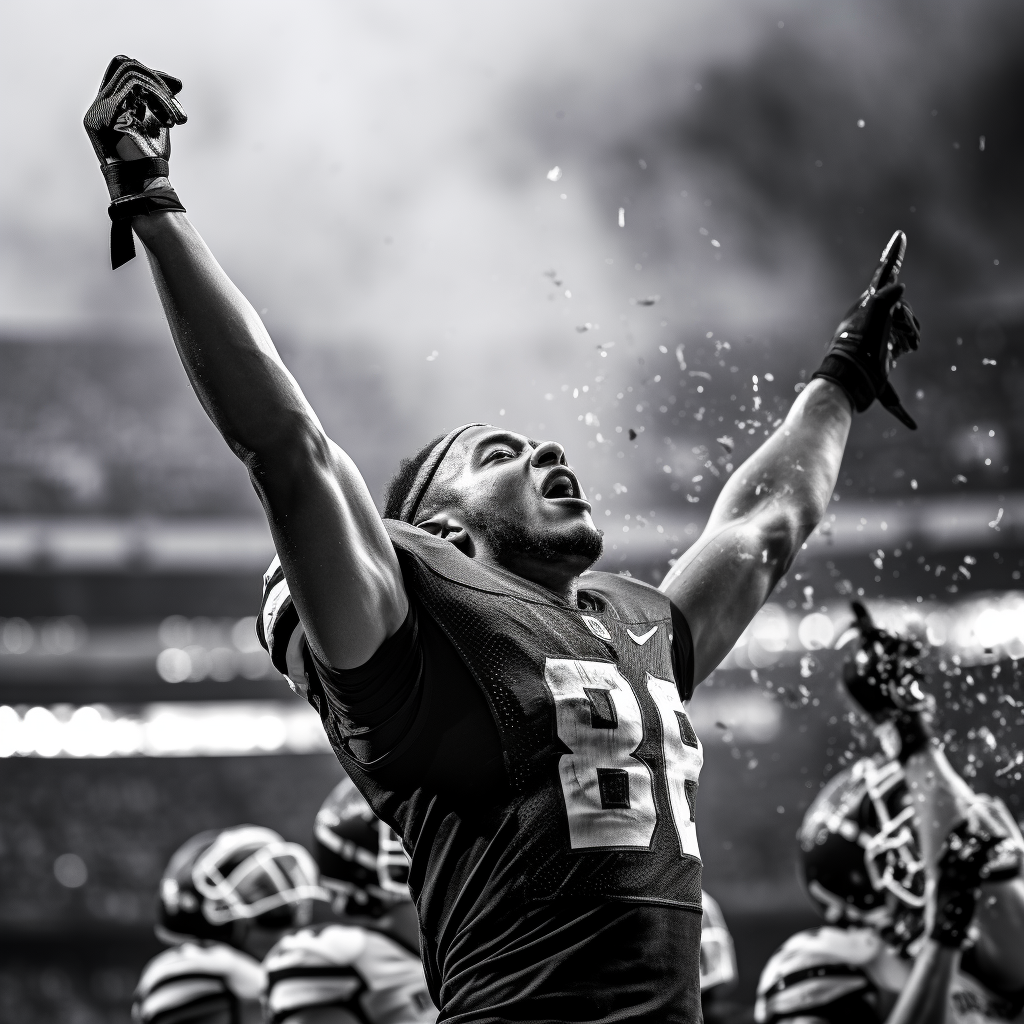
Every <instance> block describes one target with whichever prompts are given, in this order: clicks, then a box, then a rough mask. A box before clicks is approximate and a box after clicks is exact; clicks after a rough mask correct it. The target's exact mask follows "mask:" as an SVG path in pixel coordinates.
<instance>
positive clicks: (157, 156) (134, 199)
mask: <svg viewBox="0 0 1024 1024" xmlns="http://www.w3.org/2000/svg"><path fill="white" fill-rule="evenodd" d="M180 91H181V82H180V81H179V80H178V79H177V78H174V77H172V76H171V75H166V74H164V73H163V72H162V71H153V70H152V69H151V68H147V67H146V66H145V65H144V64H140V63H139V62H138V61H137V60H132V59H131V58H130V57H125V56H123V55H122V56H117V57H115V58H114V59H113V60H112V61H111V62H110V64H108V65H107V70H106V71H105V72H104V74H103V81H102V82H101V83H100V91H99V93H98V94H97V96H96V99H95V100H94V101H93V103H92V106H91V107H89V109H88V110H87V111H86V114H85V119H84V124H85V130H86V133H87V134H88V136H89V141H90V142H91V143H92V148H93V149H94V150H95V151H96V156H97V157H98V159H99V161H100V169H101V170H102V171H103V177H104V178H105V179H106V182H107V190H108V191H109V193H110V199H111V204H110V207H109V210H108V212H109V214H110V220H111V222H112V223H111V228H110V261H111V264H112V266H113V267H114V269H115V270H116V269H117V268H118V267H120V266H121V265H122V264H124V263H127V262H128V261H129V260H130V259H132V258H134V256H135V242H134V240H133V239H132V231H131V218H132V217H135V216H137V215H139V214H144V213H156V212H158V211H160V210H182V211H184V209H185V207H184V206H182V205H181V201H180V200H179V199H178V196H177V194H176V193H175V191H174V189H173V188H171V186H170V183H169V182H157V183H156V184H155V185H154V184H151V186H150V188H149V189H147V188H146V182H147V181H149V182H151V183H152V182H153V180H154V179H166V178H167V174H168V164H167V161H168V158H169V157H170V155H171V133H170V130H171V128H172V127H174V125H177V124H184V123H185V121H186V120H187V118H186V116H185V111H184V110H182V109H181V104H179V103H178V101H177V100H176V99H175V96H176V95H177V94H178V93H179V92H180Z"/></svg>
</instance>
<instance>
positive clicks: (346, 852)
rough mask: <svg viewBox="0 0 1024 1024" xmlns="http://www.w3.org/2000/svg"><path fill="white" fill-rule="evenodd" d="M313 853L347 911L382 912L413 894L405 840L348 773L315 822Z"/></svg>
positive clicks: (371, 914)
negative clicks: (374, 807)
mask: <svg viewBox="0 0 1024 1024" xmlns="http://www.w3.org/2000/svg"><path fill="white" fill-rule="evenodd" d="M313 855H314V856H315V857H316V862H317V864H318V865H319V868H320V878H321V881H322V882H323V884H324V885H325V886H327V887H328V888H329V889H331V890H333V891H334V892H335V893H336V894H337V895H338V896H339V897H342V898H343V899H344V900H345V908H344V909H345V911H346V912H347V913H349V914H355V915H360V916H367V917H380V916H381V915H383V914H385V913H387V911H388V910H389V909H390V908H391V907H392V906H394V904H396V903H400V902H403V901H405V900H409V899H410V898H411V897H410V894H409V858H408V856H406V853H405V849H404V847H403V846H402V840H401V839H400V838H399V836H398V835H397V833H396V832H395V831H394V829H392V828H391V827H390V826H389V825H387V824H386V823H385V822H383V821H381V820H380V819H379V818H378V817H377V816H376V815H375V814H374V813H373V810H372V809H371V807H370V805H369V804H368V803H367V802H366V800H365V798H364V797H363V795H362V794H361V793H360V792H359V790H358V789H356V787H355V784H354V783H353V782H352V780H351V779H345V780H344V781H342V782H340V783H338V785H337V786H335V787H334V789H333V790H331V793H330V795H329V796H328V797H327V799H326V800H325V801H324V802H323V805H322V806H321V808H320V810H319V811H318V812H317V816H316V821H315V822H314V825H313Z"/></svg>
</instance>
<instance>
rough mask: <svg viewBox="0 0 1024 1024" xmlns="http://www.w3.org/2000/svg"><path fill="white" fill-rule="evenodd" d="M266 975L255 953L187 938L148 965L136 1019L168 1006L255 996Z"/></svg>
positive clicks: (140, 985)
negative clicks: (190, 941)
mask: <svg viewBox="0 0 1024 1024" xmlns="http://www.w3.org/2000/svg"><path fill="white" fill-rule="evenodd" d="M264 980H265V976H264V973H263V968H262V967H261V966H260V964H259V962H258V961H256V960H254V959H253V958H252V957H251V956H248V955H246V954H245V953H242V952H240V951H239V950H237V949H232V948H231V947H230V946H226V945H223V944H221V943H212V944H210V945H203V946H201V945H198V944H193V943H185V944H184V945H181V946H175V947H174V948H173V949H167V950H164V952H162V953H160V954H159V955H158V956H155V957H154V958H153V959H152V960H150V962H149V963H148V964H147V965H146V966H145V968H144V969H143V971H142V976H141V977H140V978H139V983H138V985H137V986H136V989H135V1008H136V1009H135V1012H136V1016H137V1019H138V1020H141V1021H149V1020H153V1019H154V1018H156V1017H157V1016H159V1015H161V1014H165V1013H169V1012H170V1011H172V1010H173V1011H176V1012H180V1013H182V1014H185V1012H186V1011H187V1010H188V1009H189V1008H191V1007H196V1008H198V1007H199V1006H201V1005H205V1006H209V1005H210V1004H216V1003H217V1002H230V1001H232V1000H235V999H245V1000H252V999H257V998H258V997H259V995H260V993H261V992H262V990H263V986H264Z"/></svg>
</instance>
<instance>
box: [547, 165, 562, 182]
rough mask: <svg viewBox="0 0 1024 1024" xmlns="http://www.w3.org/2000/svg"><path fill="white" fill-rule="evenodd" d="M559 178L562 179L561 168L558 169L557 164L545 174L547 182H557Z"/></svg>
mask: <svg viewBox="0 0 1024 1024" xmlns="http://www.w3.org/2000/svg"><path fill="white" fill-rule="evenodd" d="M561 177H562V168H561V167H559V166H558V164H555V166H554V167H552V168H551V170H550V171H548V173H547V179H548V181H558V179H559V178H561Z"/></svg>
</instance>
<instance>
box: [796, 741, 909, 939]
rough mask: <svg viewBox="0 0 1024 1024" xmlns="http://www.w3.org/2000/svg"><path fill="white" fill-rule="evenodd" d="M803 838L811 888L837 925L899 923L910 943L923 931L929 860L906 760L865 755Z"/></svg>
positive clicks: (820, 803)
mask: <svg viewBox="0 0 1024 1024" xmlns="http://www.w3.org/2000/svg"><path fill="white" fill-rule="evenodd" d="M798 839H799V842H800V859H801V867H802V869H803V870H802V874H803V882H804V885H805V886H806V888H807V892H808V894H809V895H810V897H811V898H812V899H813V900H814V901H815V903H817V904H818V906H819V907H820V908H821V910H822V912H823V913H824V915H825V919H826V920H827V921H828V922H829V923H830V924H840V923H844V924H855V923H865V924H871V925H875V926H879V927H885V926H889V925H894V926H896V931H897V933H898V935H899V936H900V937H904V938H906V940H907V941H909V939H910V938H912V937H913V935H911V934H910V932H911V931H913V932H914V933H915V934H916V932H917V931H920V928H921V926H922V925H921V920H920V919H921V915H922V912H923V909H924V905H925V870H924V860H923V859H922V856H921V852H920V850H919V847H918V838H917V832H916V830H915V828H914V809H913V806H912V805H911V802H910V797H909V792H908V790H907V784H906V780H905V777H904V773H903V768H902V766H901V765H900V764H899V763H898V762H896V761H888V762H886V761H881V760H876V759H874V758H864V759H862V760H860V761H858V762H857V763H856V764H854V765H852V766H851V767H849V768H847V769H845V770H844V771H842V772H840V773H839V774H838V775H837V776H836V777H835V778H834V779H832V780H831V781H830V782H829V783H828V784H827V785H826V786H825V787H824V789H822V791H821V792H820V793H819V794H818V796H817V797H816V798H815V800H814V802H813V803H812V804H811V806H810V807H809V808H808V809H807V813H806V814H805V815H804V820H803V823H802V825H801V826H800V831H799V833H798ZM888 896H892V897H895V901H893V900H890V899H887V897H888Z"/></svg>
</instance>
